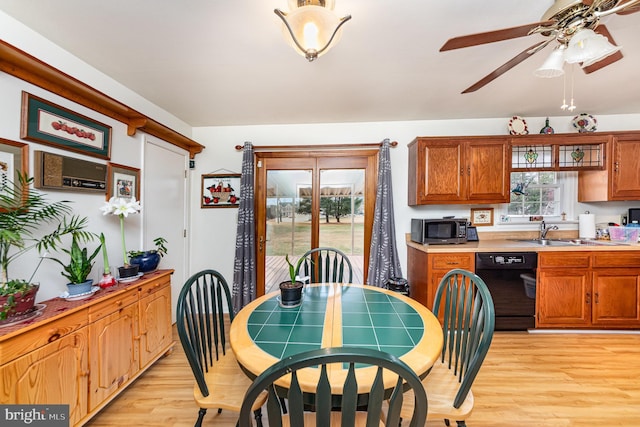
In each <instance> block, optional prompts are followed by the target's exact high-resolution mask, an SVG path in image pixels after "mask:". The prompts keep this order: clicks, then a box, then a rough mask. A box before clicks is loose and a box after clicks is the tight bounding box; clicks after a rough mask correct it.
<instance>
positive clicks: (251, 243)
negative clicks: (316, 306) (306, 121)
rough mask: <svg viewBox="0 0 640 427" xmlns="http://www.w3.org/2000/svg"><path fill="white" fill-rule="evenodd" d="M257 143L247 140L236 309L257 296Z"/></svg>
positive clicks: (235, 267) (236, 267) (238, 235)
mask: <svg viewBox="0 0 640 427" xmlns="http://www.w3.org/2000/svg"><path fill="white" fill-rule="evenodd" d="M253 174H254V168H253V145H251V143H250V142H245V143H244V154H243V156H242V176H241V177H240V206H239V207H238V231H237V233H236V258H235V261H234V264H233V291H232V300H233V311H234V313H237V312H238V311H240V309H241V308H242V307H244V306H245V305H247V304H248V303H250V302H251V301H253V300H254V299H255V297H256V258H255V253H256V252H255V249H256V245H255V230H256V221H255V217H254V215H253V189H254V183H253V179H254V177H253Z"/></svg>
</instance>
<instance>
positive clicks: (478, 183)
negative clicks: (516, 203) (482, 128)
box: [408, 136, 509, 205]
mask: <svg viewBox="0 0 640 427" xmlns="http://www.w3.org/2000/svg"><path fill="white" fill-rule="evenodd" d="M508 153H509V137H507V136H505V137H500V136H490V137H479V136H474V137H419V138H416V139H415V140H413V141H412V142H411V143H410V144H409V198H408V200H409V205H426V204H454V203H455V204H464V203H469V204H471V203H473V204H480V203H507V202H508V201H509V166H508V158H509V156H508Z"/></svg>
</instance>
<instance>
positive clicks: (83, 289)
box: [50, 217, 102, 296]
mask: <svg viewBox="0 0 640 427" xmlns="http://www.w3.org/2000/svg"><path fill="white" fill-rule="evenodd" d="M74 221H77V224H78V227H76V231H74V232H72V233H71V247H70V248H69V249H66V248H62V249H61V251H62V252H64V253H66V254H67V255H69V261H68V262H67V263H64V262H62V261H60V260H59V259H57V258H50V259H51V260H53V261H55V262H57V263H58V264H60V265H61V266H62V268H63V271H62V272H61V273H60V274H62V275H63V276H64V277H66V278H67V280H69V283H67V289H68V292H69V295H70V296H71V295H79V294H84V293H87V292H91V288H92V286H93V280H92V279H88V277H89V273H91V269H92V268H93V264H94V262H93V260H94V258H95V257H96V256H97V255H98V252H100V249H101V248H102V245H98V247H97V248H96V249H95V250H94V251H93V252H92V253H91V255H89V252H88V251H87V248H86V247H85V248H80V242H82V243H86V242H88V241H91V240H93V239H94V238H95V237H96V235H95V234H93V233H90V232H87V231H84V230H82V228H81V227H84V225H85V224H86V222H87V219H86V218H78V217H73V218H71V221H70V222H74Z"/></svg>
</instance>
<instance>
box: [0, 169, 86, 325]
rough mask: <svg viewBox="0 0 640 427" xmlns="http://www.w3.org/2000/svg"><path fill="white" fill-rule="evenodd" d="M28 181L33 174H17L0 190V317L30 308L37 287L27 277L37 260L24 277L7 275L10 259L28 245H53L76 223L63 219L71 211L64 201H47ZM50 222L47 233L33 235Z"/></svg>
mask: <svg viewBox="0 0 640 427" xmlns="http://www.w3.org/2000/svg"><path fill="white" fill-rule="evenodd" d="M32 183H33V178H29V177H27V175H26V174H18V175H17V180H16V181H8V182H7V183H6V184H5V185H4V186H3V188H2V191H0V320H4V319H7V318H9V317H12V316H18V315H21V314H25V313H27V312H30V311H32V310H33V308H34V303H35V296H36V292H37V291H38V285H37V284H34V283H32V282H31V280H32V279H33V277H34V276H35V273H36V271H37V269H38V267H39V266H40V263H38V265H37V266H36V269H35V270H34V272H33V273H32V274H31V277H30V278H29V279H27V280H25V279H17V278H10V276H9V266H10V265H11V263H12V262H13V261H15V260H16V259H17V258H18V257H20V256H21V255H23V254H24V253H26V252H27V251H29V250H31V249H32V248H37V249H38V251H43V250H45V251H46V250H50V249H56V247H57V245H58V244H60V243H61V237H62V236H63V235H66V234H69V233H73V232H74V231H76V230H77V227H78V226H79V224H78V223H77V221H69V222H67V221H65V220H64V219H65V218H66V216H67V215H69V214H70V213H71V207H70V206H69V204H68V203H69V202H68V201H58V202H50V201H49V200H47V199H46V197H45V195H44V194H42V193H40V192H38V191H36V190H34V189H32V188H31V184H32ZM54 224H57V226H55V228H54V229H53V231H51V232H50V233H48V234H44V235H42V236H41V237H39V238H35V237H34V235H36V234H39V233H41V232H42V231H43V229H44V228H45V227H46V226H47V225H54ZM45 231H46V230H45Z"/></svg>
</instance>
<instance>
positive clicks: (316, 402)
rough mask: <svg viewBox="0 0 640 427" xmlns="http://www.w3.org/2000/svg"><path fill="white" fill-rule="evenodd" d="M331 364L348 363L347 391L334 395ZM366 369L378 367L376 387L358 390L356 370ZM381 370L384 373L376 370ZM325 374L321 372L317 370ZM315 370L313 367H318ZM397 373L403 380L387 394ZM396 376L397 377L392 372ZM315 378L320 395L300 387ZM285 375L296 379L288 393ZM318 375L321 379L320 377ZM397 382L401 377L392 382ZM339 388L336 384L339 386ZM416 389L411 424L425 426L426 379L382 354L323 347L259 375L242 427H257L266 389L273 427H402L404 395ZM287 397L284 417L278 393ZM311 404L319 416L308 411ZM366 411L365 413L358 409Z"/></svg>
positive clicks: (249, 394) (242, 411)
mask: <svg viewBox="0 0 640 427" xmlns="http://www.w3.org/2000/svg"><path fill="white" fill-rule="evenodd" d="M331 363H343V364H345V365H347V364H348V371H347V373H346V375H345V379H344V384H343V387H342V392H341V393H340V394H332V392H331V385H330V383H329V378H328V375H327V365H328V364H331ZM356 364H359V365H358V367H362V364H367V365H373V366H374V368H373V369H372V372H375V375H372V376H373V377H374V378H371V379H372V380H373V381H372V383H371V386H370V387H369V386H367V387H365V386H361V387H360V389H359V387H358V384H357V381H356V374H355V367H356ZM375 366H377V367H378V368H377V369H375ZM309 367H314V368H316V372H317V373H316V374H309V372H308V371H307V372H304V373H302V372H300V373H298V371H299V370H301V369H303V368H309ZM318 367H319V368H320V369H317V368H318ZM312 369H313V368H312ZM383 370H384V377H385V378H388V375H393V374H395V375H396V376H397V381H396V382H395V385H394V386H393V388H392V389H391V390H385V387H384V384H383V381H382V378H383ZM389 371H391V372H389ZM309 375H314V376H313V378H314V379H313V381H314V382H316V381H317V386H316V389H315V393H307V392H303V391H302V390H301V387H300V383H299V382H298V379H299V378H303V377H308V376H309ZM284 376H290V380H291V381H290V385H289V386H288V387H289V388H288V390H284V391H283V390H282V388H281V387H279V386H277V385H275V383H276V382H277V381H278V379H280V378H281V377H284ZM316 376H317V377H318V378H316ZM392 378H395V376H394V377H392ZM334 387H335V384H334ZM407 388H408V389H411V390H413V393H412V395H411V398H412V399H417V400H418V402H417V404H415V405H414V408H415V410H414V411H413V413H412V414H411V415H409V416H408V417H407V419H411V426H412V427H417V426H420V427H422V426H424V424H425V422H426V415H427V397H426V395H425V391H424V388H423V386H422V383H421V382H420V378H419V377H418V376H417V375H416V373H415V372H414V371H413V370H412V369H411V368H410V367H409V366H408V365H406V364H405V363H404V362H403V361H401V360H400V359H398V358H397V357H396V356H394V355H391V354H389V353H385V352H382V351H378V350H373V349H367V348H351V347H332V348H322V349H319V350H311V351H307V352H303V353H298V354H295V355H293V356H290V357H287V358H285V359H282V360H280V361H279V362H276V363H275V364H273V365H272V366H271V367H270V368H268V369H267V370H266V371H264V372H263V373H262V374H261V375H259V376H258V377H257V378H256V379H255V381H254V382H253V384H252V385H251V387H250V388H249V390H247V394H246V396H245V398H244V402H243V404H242V408H241V409H240V418H239V420H238V425H239V427H250V426H252V420H251V410H252V408H253V407H254V406H255V400H256V398H258V397H259V396H260V395H261V393H263V392H264V390H267V392H268V395H269V398H268V400H267V414H268V419H269V427H281V426H295V427H299V426H310V425H312V426H319V427H327V426H335V425H341V426H343V427H347V426H349V427H350V426H366V427H372V426H380V425H384V424H382V421H381V420H382V419H385V418H386V420H387V423H388V424H387V425H393V426H397V425H398V423H399V422H400V408H401V407H402V402H403V400H405V399H406V398H407V394H406V393H404V394H403V392H404V391H405V390H406V389H407ZM279 392H280V394H283V393H284V394H286V397H287V398H288V402H289V409H288V413H287V414H284V413H283V411H282V409H281V400H280V397H279V396H278V393H279ZM385 399H388V410H387V411H386V414H385V413H384V412H383V411H384V408H386V407H387V405H386V403H385V405H384V406H383V402H384V400H385ZM309 405H311V407H313V408H314V409H315V412H305V411H304V410H305V408H308V407H309ZM363 406H364V410H358V409H359V408H362V407H363Z"/></svg>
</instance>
